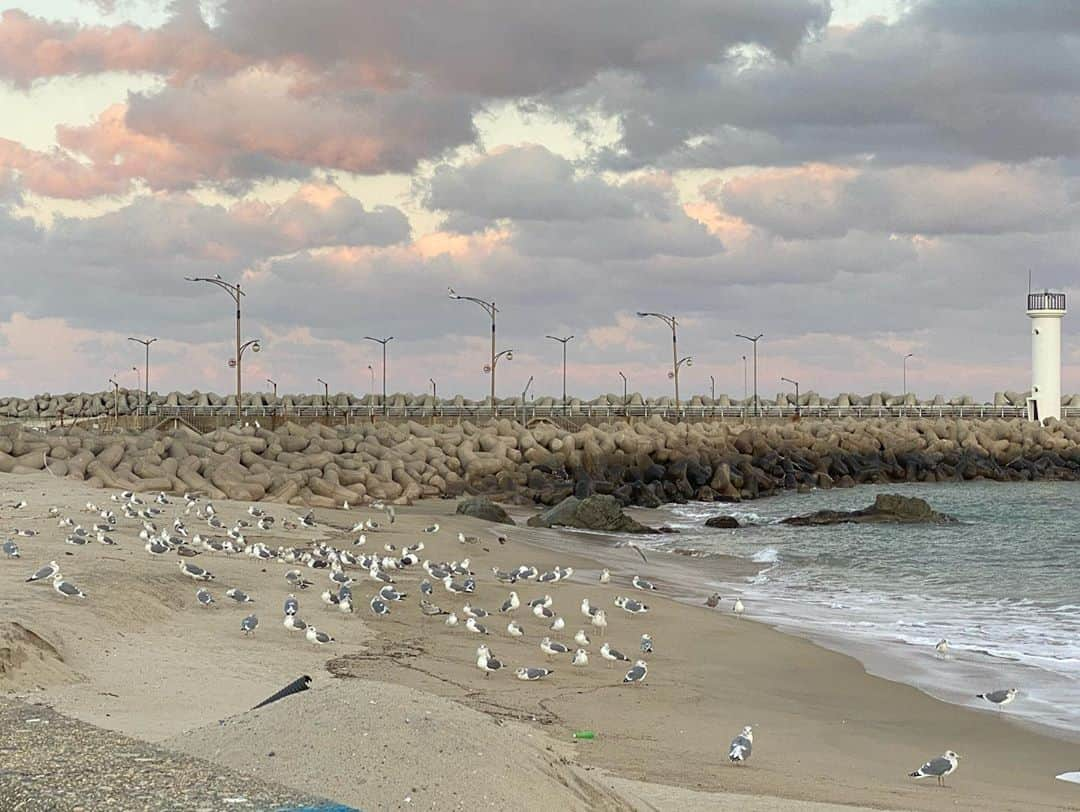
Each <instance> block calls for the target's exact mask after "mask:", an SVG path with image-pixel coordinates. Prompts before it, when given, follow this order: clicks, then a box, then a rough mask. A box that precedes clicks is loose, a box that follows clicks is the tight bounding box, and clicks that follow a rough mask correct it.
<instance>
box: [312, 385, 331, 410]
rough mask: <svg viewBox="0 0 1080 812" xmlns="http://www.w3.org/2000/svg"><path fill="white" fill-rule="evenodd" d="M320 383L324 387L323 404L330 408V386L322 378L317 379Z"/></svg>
mask: <svg viewBox="0 0 1080 812" xmlns="http://www.w3.org/2000/svg"><path fill="white" fill-rule="evenodd" d="M315 380H317V381H318V382H319V383H321V384H322V385H323V404H324V405H325V406H326V407H327V408H330V384H328V383H327V382H326V381H324V380H323V379H322V378H316V379H315Z"/></svg>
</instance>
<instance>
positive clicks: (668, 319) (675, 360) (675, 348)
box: [638, 310, 688, 419]
mask: <svg viewBox="0 0 1080 812" xmlns="http://www.w3.org/2000/svg"><path fill="white" fill-rule="evenodd" d="M638 316H639V317H641V318H643V319H644V318H647V317H649V316H652V317H653V318H656V319H660V321H662V322H664V324H666V325H667V326H668V327H670V328H671V372H670V373H668V378H670V379H671V380H673V381H674V382H675V418H676V419H678V417H679V366H680V365H681V364H682V363H683V361H686V360H688V359H686V358H684V359H683V361H680V360H679V336H678V333H677V332H676V328H677V327H678V321H677V320H676V318H675V317H674V316H669V315H667V314H666V313H643V312H641V311H640V310H639V311H638Z"/></svg>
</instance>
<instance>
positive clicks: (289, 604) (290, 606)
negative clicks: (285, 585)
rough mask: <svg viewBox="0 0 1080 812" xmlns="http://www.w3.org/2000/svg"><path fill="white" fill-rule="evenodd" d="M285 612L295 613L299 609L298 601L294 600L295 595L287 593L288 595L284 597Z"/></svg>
mask: <svg viewBox="0 0 1080 812" xmlns="http://www.w3.org/2000/svg"><path fill="white" fill-rule="evenodd" d="M284 608H285V614H287V615H295V614H296V613H297V612H299V611H300V602H299V601H298V600H296V596H295V595H293V594H292V593H289V596H288V597H287V598H285V607H284Z"/></svg>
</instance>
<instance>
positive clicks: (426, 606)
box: [420, 598, 448, 616]
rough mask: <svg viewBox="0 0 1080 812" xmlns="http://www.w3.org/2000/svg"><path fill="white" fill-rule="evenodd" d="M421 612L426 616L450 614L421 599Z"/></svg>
mask: <svg viewBox="0 0 1080 812" xmlns="http://www.w3.org/2000/svg"><path fill="white" fill-rule="evenodd" d="M420 612H421V613H422V614H425V615H432V616H433V615H445V614H448V612H447V611H446V610H445V609H440V608H439V607H438V606H436V605H435V604H434V603H432V602H431V601H427V600H424V599H423V598H421V599H420Z"/></svg>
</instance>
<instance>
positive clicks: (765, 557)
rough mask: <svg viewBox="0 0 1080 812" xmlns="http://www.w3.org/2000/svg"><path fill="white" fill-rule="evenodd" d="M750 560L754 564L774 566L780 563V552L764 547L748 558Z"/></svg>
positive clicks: (773, 548)
mask: <svg viewBox="0 0 1080 812" xmlns="http://www.w3.org/2000/svg"><path fill="white" fill-rule="evenodd" d="M750 560H751V561H753V562H754V563H755V564H776V563H777V562H779V561H780V551H779V550H777V549H776V548H775V547H766V548H765V549H764V550H758V551H757V552H756V553H754V554H753V555H752V556H750Z"/></svg>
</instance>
